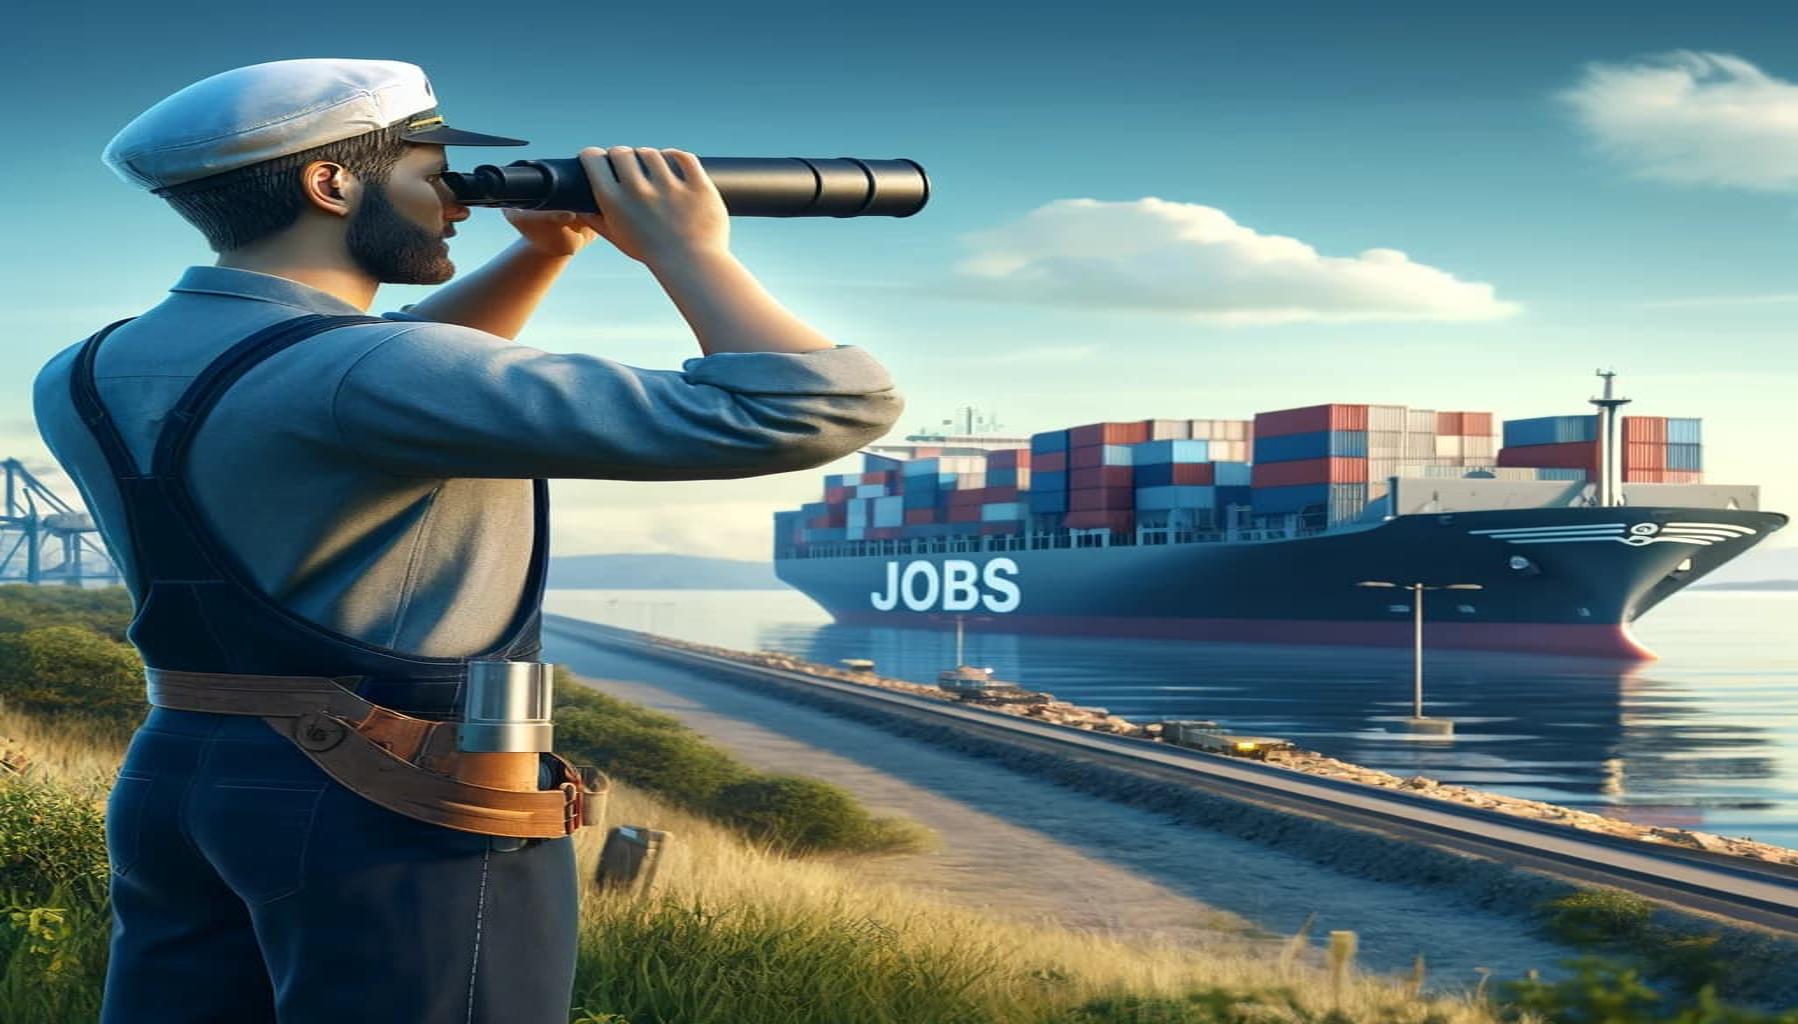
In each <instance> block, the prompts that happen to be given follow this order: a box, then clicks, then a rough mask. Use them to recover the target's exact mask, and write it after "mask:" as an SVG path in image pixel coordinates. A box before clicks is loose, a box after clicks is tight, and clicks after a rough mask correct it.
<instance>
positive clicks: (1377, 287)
mask: <svg viewBox="0 0 1798 1024" xmlns="http://www.w3.org/2000/svg"><path fill="white" fill-rule="evenodd" d="M963 240H964V241H965V242H967V243H968V244H969V245H970V246H972V247H973V249H974V253H973V255H971V256H969V257H968V258H966V259H965V260H963V261H962V262H960V263H959V264H957V265H956V268H955V269H956V271H957V272H958V273H960V274H961V275H962V290H963V291H964V293H966V294H968V295H971V296H975V297H980V298H988V299H1002V300H1010V301H1021V302H1036V303H1044V304H1048V305H1064V306H1081V307H1088V308H1096V309H1130V310H1141V311H1153V312H1165V313H1173V314H1178V315H1182V316H1184V317H1185V318H1187V319H1190V320H1193V321H1195V322H1200V323H1209V324H1217V325H1223V326H1237V325H1251V324H1279V323H1301V322H1311V323H1351V322H1370V321H1400V320H1427V321H1448V320H1495V319H1499V318H1502V317H1507V316H1510V315H1512V314H1514V313H1516V312H1518V310H1519V308H1520V307H1518V306H1517V305H1516V304H1514V303H1510V302H1501V301H1499V300H1497V299H1496V298H1494V296H1493V288H1492V286H1491V285H1489V284H1481V283H1478V282H1471V281H1461V280H1457V279H1456V278H1455V277H1454V276H1453V275H1452V274H1449V273H1447V272H1445V271H1442V270H1438V269H1436V268H1434V267H1430V266H1425V265H1424V264H1421V263H1414V262H1412V261H1411V259H1410V258H1409V257H1408V256H1406V255H1405V254H1404V253H1402V252H1400V251H1398V250H1397V249H1367V250H1364V251H1362V252H1361V253H1360V254H1359V255H1356V256H1348V257H1339V256H1323V255H1320V254H1319V253H1318V251H1317V250H1316V249H1314V248H1312V247H1311V246H1309V245H1306V244H1305V243H1304V242H1301V241H1299V240H1298V239H1296V238H1286V237H1283V236H1280V235H1264V234H1261V233H1259V232H1257V231H1255V230H1254V229H1252V228H1247V227H1244V226H1242V225H1240V224H1237V223H1236V222H1235V221H1234V220H1232V219H1230V217H1229V215H1228V214H1225V213H1224V212H1223V211H1222V210H1218V209H1215V208H1213V207H1209V206H1199V205H1196V204H1193V203H1177V202H1169V201H1167V200H1163V199H1157V198H1155V197H1153V196H1149V197H1145V198H1142V199H1138V200H1135V201H1133V202H1103V201H1100V200H1096V199H1058V200H1056V201H1054V202H1052V203H1048V204H1046V205H1044V206H1040V207H1038V208H1037V209H1035V210H1032V211H1031V212H1030V213H1028V214H1026V215H1025V216H1024V217H1023V218H1022V219H1020V220H1017V221H1014V222H1013V223H1010V224H1006V225H1003V226H1000V227H998V228H993V229H989V230H986V231H978V232H973V233H971V234H968V235H964V236H963Z"/></svg>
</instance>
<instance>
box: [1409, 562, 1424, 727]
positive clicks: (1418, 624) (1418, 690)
mask: <svg viewBox="0 0 1798 1024" xmlns="http://www.w3.org/2000/svg"><path fill="white" fill-rule="evenodd" d="M1411 623H1412V630H1411V717H1412V718H1422V717H1423V584H1421V583H1413V584H1411Z"/></svg>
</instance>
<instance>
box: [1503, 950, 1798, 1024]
mask: <svg viewBox="0 0 1798 1024" xmlns="http://www.w3.org/2000/svg"><path fill="white" fill-rule="evenodd" d="M1567 966H1569V967H1571V968H1573V969H1574V972H1575V973H1574V976H1573V977H1571V978H1565V979H1563V980H1561V981H1558V982H1555V983H1554V984H1552V985H1551V984H1549V983H1547V982H1544V981H1541V980H1540V979H1537V978H1526V979H1523V980H1520V981H1510V982H1504V983H1502V984H1501V985H1499V993H1500V997H1501V999H1502V1000H1503V1002H1502V1005H1503V1008H1504V1011H1505V1017H1506V1019H1510V1020H1516V1019H1518V1018H1520V1017H1521V1016H1522V1015H1523V1014H1524V1013H1525V1012H1529V1013H1535V1014H1537V1015H1539V1016H1540V1017H1543V1018H1546V1019H1548V1020H1551V1021H1554V1022H1555V1024H1662V1022H1665V1024H1798V1011H1786V1012H1783V1013H1766V1012H1764V1011H1760V1010H1747V1009H1741V1008H1738V1007H1733V1006H1729V1005H1726V1004H1724V1003H1723V1002H1721V1001H1719V1000H1718V999H1717V996H1716V992H1715V990H1713V989H1712V988H1711V987H1710V986H1709V985H1705V986H1703V987H1701V988H1700V989H1699V990H1698V992H1697V994H1696V995H1695V996H1693V997H1692V999H1691V1000H1690V1001H1688V1002H1683V1003H1676V1002H1670V1001H1668V1000H1667V999H1665V998H1664V997H1663V996H1662V995H1661V994H1660V993H1658V992H1656V991H1655V990H1654V989H1652V988H1650V987H1648V985H1646V984H1644V983H1643V981H1642V979H1641V978H1640V977H1638V975H1637V973H1636V969H1635V968H1634V967H1631V966H1629V965H1627V964H1623V963H1620V962H1617V961H1614V960H1606V959H1603V958H1600V957H1591V956H1587V957H1580V958H1578V959H1575V960H1569V961H1567Z"/></svg>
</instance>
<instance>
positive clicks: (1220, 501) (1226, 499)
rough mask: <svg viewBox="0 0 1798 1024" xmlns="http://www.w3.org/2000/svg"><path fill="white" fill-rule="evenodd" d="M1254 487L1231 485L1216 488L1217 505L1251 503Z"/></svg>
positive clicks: (1252, 502)
mask: <svg viewBox="0 0 1798 1024" xmlns="http://www.w3.org/2000/svg"><path fill="white" fill-rule="evenodd" d="M1254 500H1255V489H1254V488H1253V487H1246V486H1242V487H1239V486H1236V485H1231V486H1229V487H1219V488H1217V507H1218V508H1229V507H1231V506H1232V505H1236V506H1241V505H1253V504H1254Z"/></svg>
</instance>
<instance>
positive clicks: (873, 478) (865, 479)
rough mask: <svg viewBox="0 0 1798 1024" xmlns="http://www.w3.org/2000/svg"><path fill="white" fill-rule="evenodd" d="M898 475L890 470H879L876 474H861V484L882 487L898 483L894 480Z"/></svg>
mask: <svg viewBox="0 0 1798 1024" xmlns="http://www.w3.org/2000/svg"><path fill="white" fill-rule="evenodd" d="M898 475H899V474H897V473H894V472H893V471H892V470H881V471H880V472H878V473H863V474H862V483H863V484H882V485H885V484H892V483H897V482H898V481H897V480H896V479H894V478H895V477H897V476H898Z"/></svg>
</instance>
